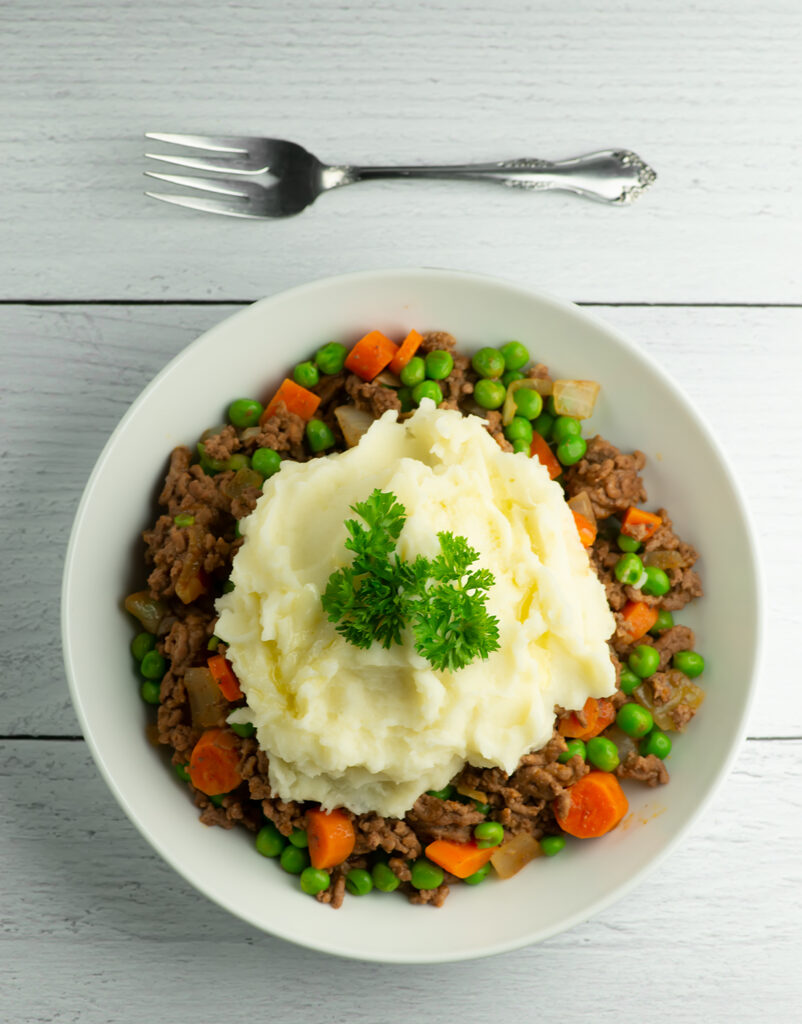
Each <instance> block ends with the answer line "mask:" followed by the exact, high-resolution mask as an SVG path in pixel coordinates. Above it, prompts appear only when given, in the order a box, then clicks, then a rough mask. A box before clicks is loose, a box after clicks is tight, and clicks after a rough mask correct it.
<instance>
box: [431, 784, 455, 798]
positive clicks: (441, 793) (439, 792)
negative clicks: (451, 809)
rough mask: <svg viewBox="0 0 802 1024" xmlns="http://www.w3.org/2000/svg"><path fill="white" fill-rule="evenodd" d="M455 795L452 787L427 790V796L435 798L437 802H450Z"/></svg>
mask: <svg viewBox="0 0 802 1024" xmlns="http://www.w3.org/2000/svg"><path fill="white" fill-rule="evenodd" d="M454 793H455V789H454V787H453V786H445V787H444V788H443V789H428V790H427V791H426V795H427V796H436V797H437V799H438V800H450V799H451V798H452V797H453V796H454Z"/></svg>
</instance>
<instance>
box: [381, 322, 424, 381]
mask: <svg viewBox="0 0 802 1024" xmlns="http://www.w3.org/2000/svg"><path fill="white" fill-rule="evenodd" d="M422 341H423V335H421V334H418V332H417V331H415V330H412V331H410V332H409V334H408V335H407V336H406V338H404V340H403V341H402V342H401V344H400V345H399V346H398V351H397V352H396V354H395V355H394V356H393V358H392V359H391V360H390V364H389V365H390V369H391V370H392V371H393V373H400V372H401V371H402V370H403V369H404V367H405V366H406V365H407V363H408V362H409V361H410V359H411V358H412V357H413V356H414V355H415V353H416V352H417V351H418V346H419V345H420V343H421V342H422Z"/></svg>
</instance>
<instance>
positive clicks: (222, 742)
mask: <svg viewBox="0 0 802 1024" xmlns="http://www.w3.org/2000/svg"><path fill="white" fill-rule="evenodd" d="M239 759H240V753H239V742H238V740H237V737H236V736H235V735H234V733H233V732H231V731H230V730H229V729H207V730H206V732H204V733H203V735H202V736H201V738H200V739H199V740H198V742H197V743H196V744H195V746H194V748H193V750H192V755H191V756H190V759H189V769H188V771H189V778H190V782H191V783H192V785H193V786H194V787H195V789H199V790H200V791H201V793H205V794H206V795H207V796H218V795H219V794H220V793H228V792H230V791H231V790H232V789H236V788H237V786H238V785H239V784H240V782H242V777H241V775H240V773H239V770H238V768H237V765H238V764H239Z"/></svg>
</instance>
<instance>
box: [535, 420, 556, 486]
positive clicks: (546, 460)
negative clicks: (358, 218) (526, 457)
mask: <svg viewBox="0 0 802 1024" xmlns="http://www.w3.org/2000/svg"><path fill="white" fill-rule="evenodd" d="M529 454H530V456H536V457H537V458H538V459H539V460H540V461H541V462H542V463H543V465H544V466H545V467H546V469H547V470H548V471H549V476H550V477H551V479H552V480H553V479H554V478H555V477H558V476H559V475H560V473H562V471H563V468H562V466H561V465H560V463H559V462H558V461H557V456H556V455H555V454H554V452H553V451H552V450H551V448H549V445H548V442H547V441H546V439H545V438H544V437H543V436H542V435H541V434H538V432H537V431H536V430H535V431H533V433H532V444H531V445H530V446H529Z"/></svg>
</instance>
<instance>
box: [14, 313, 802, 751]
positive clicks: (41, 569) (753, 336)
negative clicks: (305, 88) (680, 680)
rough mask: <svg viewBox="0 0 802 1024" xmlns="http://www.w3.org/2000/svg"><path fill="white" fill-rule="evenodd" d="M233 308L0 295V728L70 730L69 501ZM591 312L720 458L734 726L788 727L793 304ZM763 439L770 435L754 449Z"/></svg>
mask: <svg viewBox="0 0 802 1024" xmlns="http://www.w3.org/2000/svg"><path fill="white" fill-rule="evenodd" d="M234 308H235V307H227V306H222V307H221V306H194V307H193V306H153V307H117V306H93V307H50V306H44V307H30V306H5V307H0V336H2V337H3V338H4V339H5V341H4V348H5V352H6V354H7V355H6V369H5V373H4V376H3V380H2V383H1V384H0V399H1V400H2V401H1V404H0V409H2V417H3V426H2V441H1V442H0V443H1V444H2V448H0V475H2V480H0V530H1V531H2V534H3V536H2V543H3V548H4V551H5V556H6V557H5V565H4V571H3V576H2V584H1V585H0V586H1V587H2V589H1V590H0V649H2V650H3V651H4V652H6V654H5V658H6V660H5V663H4V668H5V671H4V673H3V689H4V699H3V701H2V703H0V735H4V734H5V735H9V734H13V735H17V734H40V735H41V734H44V735H64V734H66V735H69V734H73V733H76V732H77V731H78V727H77V723H76V721H75V717H74V715H73V713H72V709H71V707H70V703H69V698H68V694H67V689H66V684H65V681H64V672H63V668H62V664H61V649H60V640H59V635H60V634H59V623H58V606H59V588H60V582H61V580H60V577H61V567H62V561H63V554H64V549H65V546H66V543H67V537H68V534H69V528H70V524H71V520H72V517H73V515H74V512H75V509H76V507H77V504H78V499H79V497H80V494H81V491H82V489H83V486H84V484H85V482H86V479H87V477H88V475H89V472H90V470H91V468H92V465H93V464H94V461H95V459H96V458H97V456H98V455H99V453H100V450H101V449H102V447H103V445H104V444H105V441H106V439H107V438H108V435H109V434H110V432H111V430H112V429H113V427H114V426H115V424H116V423H117V421H118V420H119V419H120V417H121V416H122V414H123V412H124V411H125V409H126V408H127V406H128V404H129V403H130V402H131V401H132V400H133V399H134V398H135V397H136V395H137V394H138V393H139V391H140V390H141V389H142V387H143V386H144V385H145V384H146V383H147V381H148V380H149V379H150V378H151V377H152V376H153V375H154V374H155V373H156V371H157V370H159V369H160V368H161V367H162V366H163V365H164V363H166V362H167V361H168V360H169V359H170V358H171V357H172V356H173V355H174V354H175V353H176V352H178V351H179V350H180V349H181V348H182V347H183V346H184V345H185V344H187V343H188V342H189V341H191V340H192V339H193V338H194V337H196V336H197V335H198V334H200V333H201V332H202V331H203V330H205V329H206V328H208V327H210V326H212V325H213V324H214V323H217V322H219V321H220V320H222V319H223V318H224V317H225V316H227V315H229V314H230V313H231V312H233V311H234ZM597 312H598V313H599V314H600V315H602V316H603V317H604V318H605V319H606V320H608V321H609V322H610V323H611V324H612V325H613V326H616V327H619V328H620V329H622V330H623V331H625V332H626V333H627V334H628V335H629V336H630V337H632V338H633V339H635V340H637V341H638V342H639V343H640V344H641V345H642V346H643V348H644V349H645V350H646V351H648V352H650V353H651V354H652V355H654V356H655V357H657V358H658V359H659V361H660V362H661V363H662V365H663V366H664V367H665V368H666V369H667V370H668V371H669V372H670V373H672V374H673V375H674V377H675V378H676V379H677V380H678V381H680V382H681V384H682V386H683V387H684V388H685V389H686V391H687V392H688V394H689V395H690V397H691V398H692V399H693V400H694V402H695V403H696V405H697V406H698V408H699V409H700V410H701V412H702V413H703V414H704V415H705V416H706V417H707V419H708V420H709V422H710V423H711V425H712V427H713V429H714V430H715V432H716V434H717V435H718V437H719V438H720V439H721V441H722V444H723V446H724V449H725V451H726V453H727V455H728V456H729V457H730V459H731V461H732V463H733V466H734V468H735V471H736V473H737V476H738V478H739V480H740V482H741V484H742V487H743V489H744V491H745V494H746V497H747V499H748V501H749V504H750V506H751V510H752V513H753V515H754V517H755V521H756V523H757V524H758V531H759V534H760V540H761V544H762V555H763V563H764V567H765V571H766V579H767V584H768V601H769V616H768V620H769V630H768V635H767V643H766V657H765V660H764V667H763V672H762V678H761V690H760V694H759V699H758V703H757V706H756V708H755V711H754V714H753V718H752V723H751V727H750V732H751V734H752V735H756V736H800V735H802V693H800V689H799V687H798V686H797V685H796V681H795V679H794V677H793V675H792V674H791V673H789V671H788V661H787V659H788V645H787V640H786V638H787V637H788V636H795V635H797V634H798V633H799V632H800V630H801V629H802V612H800V605H799V601H798V599H797V590H798V573H799V560H798V557H797V555H796V552H797V543H796V533H797V529H798V515H797V509H798V507H799V504H800V498H801V497H802V480H801V479H800V466H799V459H798V452H799V450H800V446H801V445H802V422H800V418H799V415H798V410H797V405H796V400H795V397H794V393H793V389H792V388H791V387H789V385H788V381H789V380H795V379H798V377H799V374H800V372H802V353H801V352H800V349H799V346H798V338H799V336H800V331H802V310H798V309H718V308H714V309H676V308H655V307H639V308H606V309H601V310H598V311H597ZM760 410H766V411H765V412H761V411H760ZM769 418H770V423H771V429H770V430H769V429H768V428H767V426H765V424H767V423H768V422H769ZM768 437H773V438H777V439H779V440H778V441H777V442H776V443H774V442H772V443H771V451H770V458H767V444H768V443H769V442H768V440H767V438H768Z"/></svg>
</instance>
